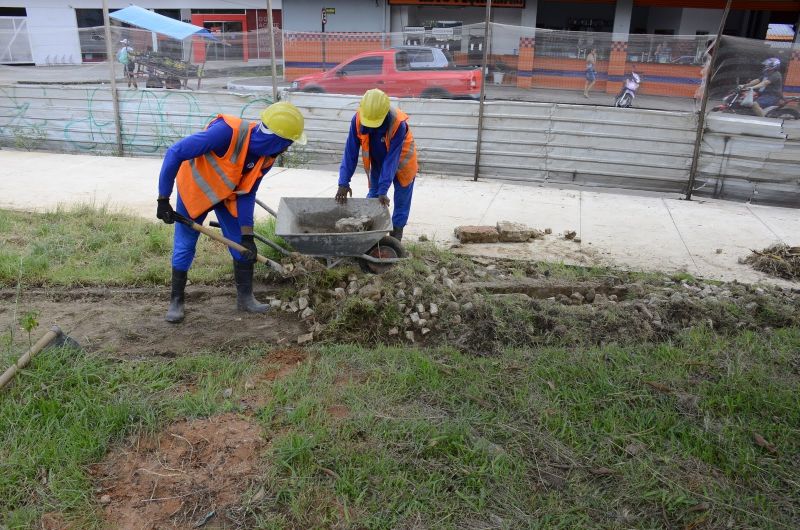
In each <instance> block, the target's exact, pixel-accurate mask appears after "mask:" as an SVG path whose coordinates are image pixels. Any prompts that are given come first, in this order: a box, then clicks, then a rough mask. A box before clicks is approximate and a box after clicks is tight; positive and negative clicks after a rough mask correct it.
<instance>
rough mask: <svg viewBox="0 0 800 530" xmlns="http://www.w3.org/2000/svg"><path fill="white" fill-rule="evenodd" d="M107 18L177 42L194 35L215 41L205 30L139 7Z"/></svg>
mask: <svg viewBox="0 0 800 530" xmlns="http://www.w3.org/2000/svg"><path fill="white" fill-rule="evenodd" d="M109 16H110V17H111V18H113V19H114V20H119V21H120V22H124V23H126V24H130V25H132V26H138V27H140V28H142V29H147V30H150V31H154V32H156V33H160V34H162V35H166V36H167V37H172V38H173V39H177V40H184V39H187V38H189V37H192V36H194V35H197V36H198V37H205V38H206V39H210V40H217V39H216V37H214V35H212V33H211V32H210V31H208V30H207V29H205V28H201V27H200V26H195V25H194V24H189V23H188V22H181V21H180V20H175V19H174V18H169V17H165V16H164V15H159V14H158V13H154V12H153V11H148V10H147V9H144V8H143V7H139V6H128V7H126V8H125V9H120V10H119V11H114V12H113V13H111V14H110V15H109Z"/></svg>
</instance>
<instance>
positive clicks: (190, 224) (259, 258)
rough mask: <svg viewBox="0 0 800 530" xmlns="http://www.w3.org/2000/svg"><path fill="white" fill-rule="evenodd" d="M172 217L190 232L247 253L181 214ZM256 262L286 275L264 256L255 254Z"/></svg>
mask: <svg viewBox="0 0 800 530" xmlns="http://www.w3.org/2000/svg"><path fill="white" fill-rule="evenodd" d="M173 215H174V216H175V220H176V221H178V222H179V223H181V224H184V225H186V226H188V227H189V228H191V229H192V230H195V231H197V232H200V233H201V234H205V235H207V236H208V237H210V238H211V239H213V240H214V241H218V242H220V243H222V244H223V245H226V246H227V247H230V248H232V249H234V250H236V251H238V252H242V253H245V252H249V250H248V249H247V248H245V247H243V246H242V245H240V244H239V243H236V242H235V241H231V240H230V239H228V238H227V237H225V236H223V235H221V234H219V233H218V232H216V231H214V230H211V229H210V228H206V227H205V226H203V225H201V224H198V223H195V222H194V221H192V220H191V219H189V218H188V217H184V216H183V215H181V214H179V213H177V212H176V213H174V214H173ZM256 261H258V262H259V263H263V264H265V265H269V266H270V267H271V268H272V270H274V271H275V272H277V273H279V274H286V269H284V268H283V267H282V266H281V264H280V263H278V262H275V261H272V260H271V259H269V258H268V257H266V256H262V255H261V254H256Z"/></svg>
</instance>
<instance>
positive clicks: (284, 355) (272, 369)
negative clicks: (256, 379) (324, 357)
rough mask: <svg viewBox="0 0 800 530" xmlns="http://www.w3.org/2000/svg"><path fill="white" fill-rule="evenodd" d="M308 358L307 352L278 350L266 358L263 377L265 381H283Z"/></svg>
mask: <svg viewBox="0 0 800 530" xmlns="http://www.w3.org/2000/svg"><path fill="white" fill-rule="evenodd" d="M307 358H308V355H307V354H306V352H304V351H302V350H295V349H284V350H276V351H272V352H270V353H269V355H267V356H266V357H265V358H264V361H263V364H264V365H265V370H264V372H263V373H262V375H261V379H262V380H264V381H275V380H276V379H283V378H284V377H286V376H287V375H289V374H291V373H292V372H294V371H295V370H296V369H297V365H299V364H300V363H302V362H303V361H305V360H306V359H307Z"/></svg>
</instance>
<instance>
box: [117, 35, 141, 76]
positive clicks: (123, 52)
mask: <svg viewBox="0 0 800 530" xmlns="http://www.w3.org/2000/svg"><path fill="white" fill-rule="evenodd" d="M119 42H120V44H122V48H120V49H119V51H118V52H117V61H119V62H120V63H121V64H122V68H123V70H124V71H125V77H126V78H127V79H128V88H130V87H131V85H133V88H139V87H138V86H137V85H136V76H135V74H134V72H133V70H134V69H135V68H136V62H135V61H134V60H133V48H132V47H131V45H130V41H128V39H122V40H121V41H119Z"/></svg>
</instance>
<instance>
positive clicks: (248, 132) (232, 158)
mask: <svg viewBox="0 0 800 530" xmlns="http://www.w3.org/2000/svg"><path fill="white" fill-rule="evenodd" d="M303 128H304V120H303V116H302V114H300V111H299V110H298V109H297V108H296V107H295V106H294V105H292V104H291V103H288V102H279V103H275V104H273V105H270V106H269V107H268V108H266V109H265V110H264V111H263V112H262V113H261V120H260V121H258V122H248V121H246V120H243V119H241V118H237V117H235V116H229V115H224V114H220V115H218V116H217V118H215V119H214V120H213V121H212V122H211V123H210V124H209V125H208V126H207V127H206V129H205V130H203V131H201V132H199V133H197V134H193V135H191V136H188V137H186V138H184V139H183V140H181V141H179V142H177V143H176V144H174V145H173V146H172V147H170V148H169V149H168V150H167V153H166V156H165V157H164V162H163V164H162V166H161V174H160V176H159V181H158V209H157V212H156V217H158V218H159V219H161V220H162V221H164V222H165V223H167V224H173V223H174V222H175V221H176V219H177V217H176V215H175V212H176V211H177V213H178V214H180V215H181V216H183V217H186V218H189V219H192V220H193V221H195V222H196V223H199V224H202V223H203V220H204V219H205V217H206V215H207V214H208V212H209V211H211V210H213V211H214V213H215V214H216V216H217V220H218V221H219V224H220V226H221V228H222V233H223V235H224V236H225V237H226V238H228V239H230V240H232V241H234V242H236V243H239V244H241V245H242V246H244V247H245V248H247V249H248V252H247V253H245V254H244V255H243V254H240V253H239V252H237V251H236V250H233V249H230V252H231V256H232V257H233V271H234V277H235V279H236V293H237V300H236V306H237V308H238V309H239V310H240V311H247V312H250V313H265V312H266V311H267V310H268V308H269V306H267V305H266V304H261V303H259V302H258V301H257V300H256V299H255V297H254V296H253V265H254V263H255V257H256V244H255V241H254V237H253V213H254V210H255V201H256V192H257V191H258V187H259V185H260V184H261V178H262V177H263V176H264V175H265V174H266V173H267V172H268V171H269V170H270V168H271V167H272V165H273V163H274V162H275V158H276V157H277V156H278V155H280V154H281V153H283V152H284V151H286V150H287V149H288V148H289V146H291V145H292V144H293V143H298V144H301V145H303V144H305V142H306V138H305V133H304V132H303ZM176 180H177V187H178V193H177V195H178V196H177V202H176V209H175V210H173V208H172V205H171V204H170V196H171V195H172V189H173V187H174V186H175V182H176ZM199 235H200V234H199V233H198V232H196V231H195V230H193V229H192V228H190V227H188V226H186V225H185V224H182V223H178V224H176V225H175V238H174V246H173V251H172V293H171V296H170V306H169V310H168V311H167V316H166V320H167V322H180V321H182V320H183V317H184V291H185V288H186V279H187V273H188V271H189V268H190V267H191V265H192V260H193V259H194V254H195V248H196V246H197V238H198V237H199Z"/></svg>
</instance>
